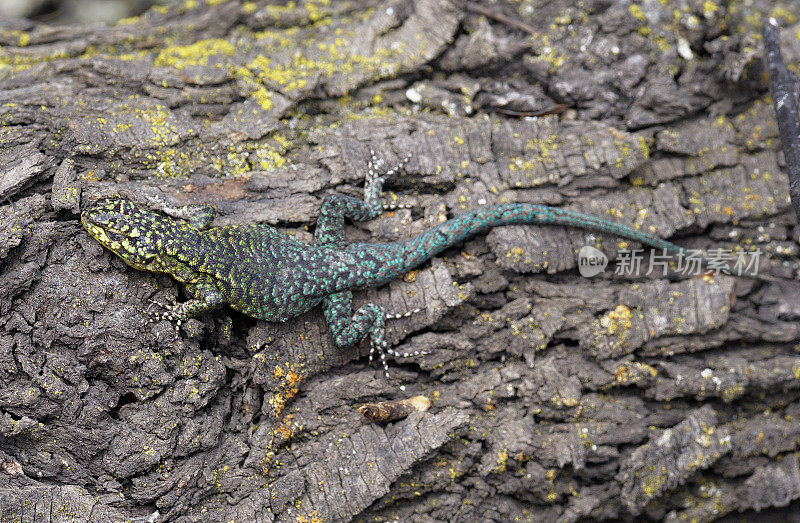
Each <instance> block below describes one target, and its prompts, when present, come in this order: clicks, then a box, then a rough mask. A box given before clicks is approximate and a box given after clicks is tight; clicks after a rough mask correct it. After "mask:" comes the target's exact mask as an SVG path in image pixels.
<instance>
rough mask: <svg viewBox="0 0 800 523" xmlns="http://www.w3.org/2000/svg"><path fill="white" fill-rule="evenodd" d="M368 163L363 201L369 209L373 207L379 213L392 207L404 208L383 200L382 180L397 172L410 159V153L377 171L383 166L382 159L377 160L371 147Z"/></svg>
mask: <svg viewBox="0 0 800 523" xmlns="http://www.w3.org/2000/svg"><path fill="white" fill-rule="evenodd" d="M369 156H370V159H369V163H368V165H367V180H366V183H365V184H364V203H365V204H366V205H367V207H369V208H370V209H373V210H374V212H375V213H376V215H377V214H380V212H381V211H382V210H384V209H385V210H392V209H401V208H406V207H407V206H405V205H398V204H391V203H387V202H384V201H383V182H385V181H386V178H388V177H389V176H394V175H395V174H396V173H398V172H399V171H400V170H401V169H403V167H405V166H406V164H407V163H408V161H409V160H410V159H411V155H410V154H409V155H407V156H405V157H403V158H402V159H401V160H400V162H399V163H398V164H397V165H395V166H394V167H391V168H389V169H387V170H385V171H383V172H382V173H379V169H380V168H381V167H382V166H383V163H384V162H383V160H378V158H377V157H376V156H375V151H374V150H373V149H370V150H369Z"/></svg>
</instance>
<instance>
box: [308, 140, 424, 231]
mask: <svg viewBox="0 0 800 523" xmlns="http://www.w3.org/2000/svg"><path fill="white" fill-rule="evenodd" d="M409 158H410V157H408V156H407V157H405V158H404V159H403V160H401V162H400V163H399V164H398V165H397V166H396V167H393V168H391V169H389V170H387V171H385V172H384V173H382V174H378V171H377V169H378V168H379V167H380V166H381V165H382V163H383V162H382V161H380V160H378V159H377V158H376V157H375V152H374V151H373V150H372V149H370V160H369V168H368V170H367V180H366V183H365V184H364V199H363V200H359V199H358V198H353V197H352V196H347V195H344V194H338V193H334V194H331V195H329V196H327V197H326V198H325V200H324V201H323V202H322V208H321V209H320V211H319V216H318V217H317V228H316V230H315V231H314V242H315V243H316V245H318V246H331V247H341V246H343V245H344V219H345V218H350V219H351V220H355V221H359V222H364V221H367V220H372V219H375V218H377V217H378V216H380V215H381V213H382V212H383V209H384V205H387V206H389V207H390V204H385V203H384V201H383V198H382V194H383V182H384V180H385V179H386V177H387V176H391V175H392V174H394V173H396V172H397V171H399V170H400V169H402V167H403V166H404V165H405V164H406V163H407V162H408V160H409Z"/></svg>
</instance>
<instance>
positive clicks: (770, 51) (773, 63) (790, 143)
mask: <svg viewBox="0 0 800 523" xmlns="http://www.w3.org/2000/svg"><path fill="white" fill-rule="evenodd" d="M763 31H764V50H765V52H766V55H767V68H768V69H767V70H768V71H769V90H770V92H771V93H772V103H773V104H774V105H775V115H776V119H777V121H778V131H779V133H780V137H781V147H782V148H783V155H784V157H785V158H786V169H787V171H789V196H790V197H791V199H792V206H793V207H794V212H795V214H796V215H797V220H798V222H800V112H798V104H797V87H798V85H797V78H796V77H795V76H794V75H793V74H792V73H791V72H790V71H789V69H787V68H786V64H785V63H784V61H783V56H782V55H781V47H780V37H779V36H780V33H779V30H778V24H777V23H776V22H775V20H774V19H771V18H770V19H769V20H767V21H766V22H765V23H764V29H763Z"/></svg>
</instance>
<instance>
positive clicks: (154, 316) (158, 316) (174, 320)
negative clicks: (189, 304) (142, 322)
mask: <svg viewBox="0 0 800 523" xmlns="http://www.w3.org/2000/svg"><path fill="white" fill-rule="evenodd" d="M167 300H168V301H169V302H170V304H165V303H161V302H159V301H157V300H150V305H148V307H147V310H146V312H147V315H148V316H149V317H150V318H149V319H148V321H147V323H146V325H151V324H153V323H155V322H157V321H163V320H166V321H168V322H170V323H171V324H172V326H173V327H174V329H175V337H176V338H178V337H179V336H180V327H181V323H182V322H181V320H180V319H178V317H177V316H176V314H175V305H176V303H177V302H176V300H175V298H174V297H172V296H170V297H169V298H167ZM153 305H156V306H158V307H160V308H161V309H165V310H161V311H159V310H151V307H152V306H153Z"/></svg>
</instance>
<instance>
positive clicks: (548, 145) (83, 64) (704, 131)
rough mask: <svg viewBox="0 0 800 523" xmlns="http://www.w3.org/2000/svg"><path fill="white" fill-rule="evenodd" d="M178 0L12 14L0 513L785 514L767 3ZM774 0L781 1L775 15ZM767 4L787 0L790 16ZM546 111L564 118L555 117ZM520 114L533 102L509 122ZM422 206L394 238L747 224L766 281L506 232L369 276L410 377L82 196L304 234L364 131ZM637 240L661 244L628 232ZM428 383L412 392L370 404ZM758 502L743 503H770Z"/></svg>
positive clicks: (794, 52) (739, 233) (723, 231)
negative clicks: (485, 226)
mask: <svg viewBox="0 0 800 523" xmlns="http://www.w3.org/2000/svg"><path fill="white" fill-rule="evenodd" d="M573 4H574V3H571V2H561V1H550V2H527V1H526V2H505V1H501V2H492V3H489V2H468V3H466V4H464V3H461V2H457V1H456V0H416V1H413V2H402V1H393V2H378V1H374V0H373V1H363V2H355V1H343V2H330V3H328V2H322V1H301V2H297V3H295V4H287V5H285V6H278V5H269V4H267V3H264V2H260V1H257V2H238V1H234V0H230V1H224V2H190V3H186V4H185V5H183V6H179V7H174V8H169V9H167V8H157V9H154V10H151V11H150V12H148V13H147V14H145V15H143V16H142V17H140V18H139V19H136V20H127V21H125V23H121V24H118V25H116V26H113V27H96V26H93V27H82V26H70V27H64V28H54V27H47V26H43V25H36V24H33V23H28V22H2V23H0V46H2V47H1V48H0V169H1V170H0V172H1V173H2V177H1V178H0V201H1V202H0V384H2V386H0V520H3V521H14V520H23V521H24V520H37V521H82V520H83V521H220V520H235V521H272V520H280V521H288V520H296V521H308V520H311V519H313V518H315V517H318V518H321V519H324V520H330V521H338V520H351V519H355V520H359V521H365V520H368V519H369V520H372V519H377V520H394V519H397V520H408V519H420V520H454V519H455V520H476V519H484V520H485V519H494V520H503V521H505V520H512V519H515V518H517V519H524V520H534V521H539V520H548V521H549V520H559V521H562V520H563V521H574V520H578V519H581V518H589V519H622V520H633V519H635V518H640V517H642V516H646V517H649V518H657V519H666V520H676V521H677V520H683V519H686V518H693V519H697V520H714V519H717V518H723V517H725V515H726V514H729V513H732V512H737V511H750V510H761V511H768V512H771V513H773V514H774V515H776V516H781V515H786V514H791V513H794V512H796V511H797V510H798V508H800V505H798V503H800V501H798V498H800V483H798V482H799V481H800V474H799V473H798V465H797V463H798V462H797V453H798V451H799V449H800V424H798V419H800V407H798V405H800V380H798V373H799V372H800V355H799V354H798V352H797V348H796V347H797V346H798V341H800V326H799V325H800V323H798V320H800V306H799V305H798V304H799V303H800V300H798V299H797V298H798V296H800V286H799V285H798V283H797V280H796V274H797V270H798V262H800V253H799V252H798V243H797V239H798V227H797V222H796V219H795V217H794V215H793V213H792V212H791V208H790V205H789V200H788V195H789V185H788V179H787V175H786V172H785V168H784V166H783V165H782V163H781V162H782V160H781V159H780V157H779V155H778V146H779V144H778V140H777V138H778V136H779V132H778V127H777V125H776V123H775V121H774V118H773V115H772V111H771V110H770V107H769V103H768V101H767V99H766V94H767V89H766V85H764V84H763V75H762V74H761V73H762V71H763V69H764V65H763V64H762V62H761V58H760V57H761V56H762V55H763V53H761V49H760V47H759V46H760V43H759V39H758V37H757V36H758V34H759V31H760V27H759V26H758V24H759V20H760V19H761V18H762V17H763V16H766V15H767V14H769V15H771V16H775V17H778V18H779V19H780V20H779V21H780V22H781V23H782V24H783V25H784V26H785V30H784V31H782V33H781V35H782V38H783V39H784V40H783V41H782V42H781V46H782V48H783V49H784V58H785V59H786V61H787V63H788V64H790V65H794V66H796V65H798V64H799V63H800V45H798V41H797V40H796V39H794V38H793V36H792V35H795V34H796V33H797V31H798V30H800V26H799V25H798V24H797V22H796V21H794V19H793V17H791V16H789V15H785V14H782V13H788V12H789V11H786V10H785V9H783V8H788V7H791V4H790V3H789V2H786V3H785V5H784V4H782V3H779V5H777V6H776V5H774V4H775V3H774V2H766V1H756V2H752V3H751V2H730V3H728V5H724V4H718V3H715V2H700V1H691V2H688V3H687V2H683V3H681V4H680V5H676V6H673V5H671V4H670V3H669V2H667V3H658V2H655V3H654V2H644V3H638V2H633V3H615V2H607V1H604V0H592V1H589V2H584V3H583V5H582V6H581V7H575V6H574V5H573ZM782 9H783V10H782ZM781 17H783V18H781ZM550 113H557V114H550ZM524 115H543V116H540V117H538V118H527V117H524ZM370 148H373V149H375V150H376V152H377V154H378V156H379V157H381V158H383V159H385V160H386V162H388V163H392V162H394V161H396V160H397V159H399V158H400V157H403V156H405V155H406V154H408V153H411V154H413V158H412V160H411V162H410V164H409V165H408V167H407V169H406V171H407V172H406V173H404V174H401V175H399V176H397V177H395V178H394V179H392V180H390V181H389V182H388V184H387V189H388V192H387V197H389V198H390V200H392V201H393V202H395V203H402V204H413V205H414V208H413V209H410V210H409V209H402V210H397V211H394V212H390V213H386V214H384V215H383V216H382V217H381V218H380V219H378V220H375V221H373V222H370V223H365V224H353V225H350V226H348V231H347V234H348V238H349V239H350V240H352V241H366V240H369V239H372V240H376V241H395V240H398V239H402V238H407V237H410V236H412V235H414V234H417V233H419V232H421V231H423V230H426V229H428V228H430V227H432V226H434V225H435V224H437V223H439V222H440V221H441V220H443V219H446V218H447V217H450V216H452V215H454V214H457V213H460V212H463V211H465V210H469V209H473V208H476V207H478V206H480V205H486V204H494V203H501V202H533V203H544V204H551V205H560V206H565V207H568V208H572V209H576V210H581V211H585V212H590V213H593V214H597V215H600V216H604V217H605V216H608V217H611V218H613V219H616V220H619V221H622V222H625V223H628V224H630V225H634V226H636V227H640V228H645V229H647V230H650V231H652V232H654V233H657V234H659V235H662V236H664V237H670V238H673V239H675V241H677V242H678V243H680V244H682V245H685V246H687V247H691V248H709V247H722V248H729V249H734V248H737V249H738V248H741V249H744V250H754V249H759V250H760V251H762V252H763V253H764V254H763V266H762V270H765V271H769V272H770V273H771V274H773V275H776V276H779V277H782V278H784V279H782V280H780V281H777V282H775V283H770V284H764V283H760V282H753V281H749V280H744V279H732V278H728V277H724V276H715V277H712V278H687V277H686V276H684V275H681V274H680V273H678V272H677V271H674V270H670V271H669V272H668V273H667V275H665V276H664V275H662V274H661V273H660V272H657V273H656V274H651V275H649V276H648V275H645V274H644V272H646V271H645V270H643V271H642V274H639V275H634V276H616V275H613V274H611V273H610V272H611V271H607V273H606V274H604V275H602V276H599V277H596V278H594V279H585V278H581V277H580V276H579V275H578V273H577V271H576V270H575V267H576V257H575V252H576V250H577V249H579V248H580V247H582V246H584V245H593V246H595V247H597V248H600V249H601V250H603V251H604V252H606V253H609V254H610V255H611V258H612V261H613V258H614V255H613V254H612V253H614V252H616V251H617V250H618V249H619V248H620V247H635V246H633V245H629V244H628V243H625V244H623V243H621V242H620V240H619V239H617V238H613V237H607V236H601V235H597V234H590V233H587V232H586V231H576V230H567V229H564V228H558V227H505V228H501V229H495V230H493V231H491V232H490V233H489V234H487V235H485V236H483V237H478V238H475V239H473V240H471V241H468V242H466V243H465V244H464V245H461V246H458V247H455V248H453V249H450V250H449V251H447V252H445V253H443V255H442V256H440V257H439V258H437V259H436V260H433V261H432V262H431V263H429V264H427V265H425V266H423V267H420V268H419V270H417V271H413V272H412V273H410V274H409V275H407V276H406V277H405V278H403V279H401V280H398V281H396V282H392V283H391V284H390V285H387V286H386V287H385V288H382V289H376V290H371V291H369V292H365V293H361V294H360V295H358V296H357V297H356V301H357V303H359V304H360V303H363V302H365V301H374V302H377V303H379V304H381V305H382V306H384V307H385V308H386V310H387V311H389V312H403V311H404V310H408V309H414V308H421V309H423V312H422V313H420V314H417V315H414V316H411V317H409V318H403V319H400V320H392V321H390V323H389V332H388V336H387V339H388V340H389V341H390V343H391V344H392V345H393V346H394V348H395V349H396V350H398V351H400V352H414V351H425V352H427V354H425V355H423V356H419V357H414V358H403V359H402V360H401V361H399V362H397V363H396V364H395V365H394V367H393V370H394V372H395V373H396V374H397V375H398V377H399V379H400V381H402V382H403V383H405V384H406V386H407V389H408V390H407V391H406V392H404V393H401V392H400V391H399V390H398V389H397V387H396V386H395V385H394V384H391V383H387V382H386V380H385V379H384V378H383V374H382V371H381V370H380V369H378V368H375V367H371V366H369V365H368V364H367V362H366V355H367V349H366V347H364V346H360V347H357V348H353V349H349V350H341V349H338V348H336V347H335V346H333V344H332V342H331V340H330V338H329V336H328V333H327V327H326V326H325V323H324V321H323V318H322V315H321V314H320V312H319V311H313V312H311V313H308V314H306V315H303V316H302V317H299V318H295V319H293V320H291V321H289V322H287V323H285V324H268V323H265V322H259V321H256V320H253V319H250V318H247V317H244V316H242V315H239V314H236V313H234V312H232V311H230V310H224V311H220V312H217V313H215V314H212V315H208V316H205V317H202V318H198V319H195V320H191V321H190V322H187V325H186V327H187V328H186V331H185V332H183V333H182V334H181V337H180V338H178V339H175V337H174V332H173V330H172V329H171V328H170V327H169V326H168V325H166V324H165V323H162V324H157V325H147V316H146V309H147V307H148V305H149V302H150V300H153V299H156V300H159V301H165V300H167V299H168V298H169V297H178V298H180V297H181V291H180V290H179V289H178V287H177V285H176V284H175V282H174V281H172V280H171V279H170V278H168V277H164V276H158V275H152V274H146V273H141V272H137V271H135V270H133V269H130V268H129V267H127V266H126V265H124V264H123V263H122V262H121V261H119V260H118V259H116V258H114V257H113V256H111V255H110V254H109V253H108V252H104V251H103V249H102V248H101V247H100V246H99V245H98V244H97V243H96V242H94V241H93V240H92V239H91V238H89V237H88V236H87V235H86V234H85V232H84V231H83V230H82V228H81V226H80V223H79V221H78V213H79V212H80V209H82V208H83V207H84V206H85V205H86V204H87V202H89V201H91V200H92V199H93V198H96V197H98V196H100V195H105V194H115V193H123V194H125V195H128V196H130V197H133V198H139V199H142V198H144V197H151V196H157V197H159V198H162V199H164V200H166V201H167V202H169V203H170V204H174V205H178V204H186V203H197V202H208V203H212V204H214V205H215V206H216V207H217V208H218V209H219V211H220V216H219V217H218V219H217V221H216V222H215V225H229V224H243V223H253V222H262V223H268V224H272V225H275V226H277V227H279V228H280V229H281V230H284V231H286V232H289V233H291V234H294V235H296V236H297V237H298V238H300V239H302V240H310V239H311V237H312V236H311V232H310V230H309V227H313V222H314V219H315V217H316V214H317V212H318V208H319V204H320V202H321V201H322V199H323V198H324V196H325V195H326V194H328V193H329V192H331V191H334V190H336V191H340V192H344V193H348V194H352V195H359V194H360V193H361V185H360V184H361V183H363V177H364V170H365V166H366V161H367V158H368V154H369V149H370ZM644 265H645V267H644V269H646V262H645V264H644ZM418 394H425V395H427V396H428V398H429V399H430V400H431V403H432V404H431V408H430V409H429V410H428V411H426V412H412V413H411V414H410V415H409V416H408V417H406V418H404V419H401V420H396V421H392V422H389V423H386V424H371V423H369V422H368V421H367V420H365V419H364V418H363V416H362V415H361V414H360V413H359V412H358V410H357V409H358V407H359V406H361V405H362V404H364V403H378V402H382V401H387V400H397V399H402V398H404V397H410V396H414V395H418ZM762 513H763V512H762Z"/></svg>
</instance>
